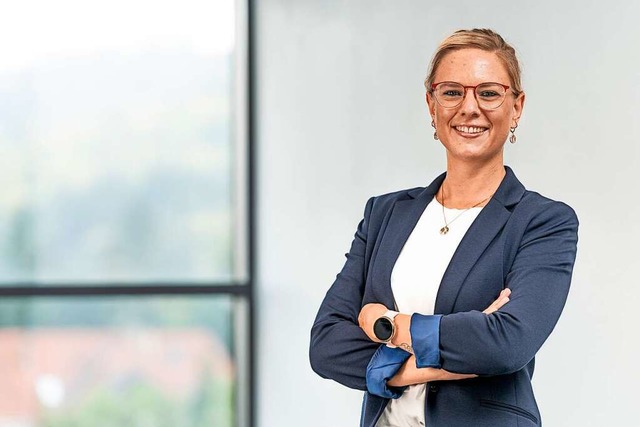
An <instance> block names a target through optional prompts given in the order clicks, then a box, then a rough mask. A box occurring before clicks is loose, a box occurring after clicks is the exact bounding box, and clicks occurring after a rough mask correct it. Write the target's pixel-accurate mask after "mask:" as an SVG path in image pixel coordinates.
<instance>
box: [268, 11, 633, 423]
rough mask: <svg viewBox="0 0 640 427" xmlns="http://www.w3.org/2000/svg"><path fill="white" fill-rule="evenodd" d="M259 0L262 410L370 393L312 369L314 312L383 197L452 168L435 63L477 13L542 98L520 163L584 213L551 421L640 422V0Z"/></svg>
mask: <svg viewBox="0 0 640 427" xmlns="http://www.w3.org/2000/svg"><path fill="white" fill-rule="evenodd" d="M256 3H258V6H257V7H258V10H257V12H258V22H257V23H258V27H257V41H258V46H257V54H258V58H257V60H258V64H257V65H258V76H257V77H258V80H257V84H258V105H257V106H258V122H259V123H258V132H257V136H258V140H257V143H258V153H257V154H258V159H259V161H258V166H259V170H258V188H257V190H258V215H259V224H258V225H259V230H258V232H259V234H258V239H259V248H258V249H259V268H258V286H259V298H260V299H259V320H258V322H259V323H258V324H259V328H258V334H259V337H260V341H259V345H258V358H259V377H258V379H259V391H258V399H259V400H258V409H259V411H258V421H259V426H260V427H270V426H302V425H304V426H322V427H325V426H354V425H357V422H358V419H359V412H360V401H361V393H360V392H357V391H353V390H349V389H347V388H344V387H342V386H340V385H338V384H337V383H334V382H332V381H328V380H322V379H320V378H319V377H318V376H316V375H315V374H314V373H313V372H312V371H311V369H310V367H309V363H308V357H307V349H308V341H309V329H310V327H311V324H312V321H313V318H314V316H315V313H316V310H317V309H318V306H319V304H320V302H321V300H322V297H323V296H324V293H325V292H326V290H327V289H328V287H329V286H330V284H331V283H332V282H333V280H334V278H335V275H336V273H337V272H338V271H339V270H340V268H341V267H342V264H343V263H344V253H345V252H346V251H347V250H348V248H349V245H350V242H351V238H352V236H353V233H354V231H355V227H356V225H357V223H358V221H359V220H360V218H361V216H362V212H363V208H364V204H365V202H366V200H367V198H368V197H369V196H371V195H374V194H381V193H384V192H387V191H392V190H397V189H401V188H406V187H413V186H418V185H426V184H428V183H429V182H431V180H432V179H433V178H434V177H435V176H436V175H437V174H438V173H440V172H441V171H442V170H444V152H443V149H442V148H441V147H440V146H439V145H438V143H437V142H436V141H434V140H433V139H432V137H431V134H432V129H431V127H430V126H429V122H430V120H429V116H428V113H427V110H426V108H425V106H424V103H423V96H424V91H423V87H422V80H423V78H424V75H425V72H426V66H427V62H428V60H429V58H430V55H431V54H432V53H433V51H434V49H435V47H436V46H437V44H438V43H439V41H440V40H442V39H443V38H444V37H445V36H447V35H448V34H449V33H451V32H452V31H453V30H455V29H458V28H471V27H490V28H493V29H495V30H497V31H498V32H499V33H501V34H502V35H503V36H504V37H505V38H507V40H508V41H510V42H511V43H513V44H514V45H515V46H516V48H517V50H518V51H519V54H520V57H521V60H522V63H523V68H524V87H525V91H526V93H527V99H526V105H525V110H524V117H523V120H522V121H521V123H520V126H519V128H518V131H517V134H518V143H517V144H516V145H514V146H507V147H506V152H507V154H506V162H507V164H509V165H511V166H512V167H513V169H514V170H515V172H516V174H517V175H518V177H519V178H520V180H521V181H522V182H523V183H524V184H525V185H526V186H527V187H528V188H530V189H533V190H537V191H539V192H541V193H542V194H544V195H547V196H549V197H552V198H555V199H559V200H563V201H565V202H567V203H569V204H570V205H571V206H573V207H574V209H575V210H576V211H577V213H578V216H579V218H580V220H581V226H580V242H579V252H578V260H577V264H576V267H575V273H574V280H573V285H572V290H571V294H570V296H569V301H568V303H567V307H566V309H565V312H564V314H563V316H562V318H561V320H560V322H559V324H558V326H557V328H556V330H555V332H554V333H553V335H552V336H551V338H550V339H549V340H548V341H547V343H546V344H545V345H544V346H543V348H542V350H541V351H540V352H539V354H538V357H537V366H536V375H535V378H534V387H535V389H536V393H537V398H538V403H539V405H540V408H541V412H542V416H543V419H544V422H545V425H549V426H554V427H563V426H579V427H584V426H604V425H609V426H617V425H620V426H622V425H631V422H629V421H625V420H629V419H631V417H632V414H634V415H635V411H634V404H635V399H634V398H633V391H634V390H635V389H636V387H637V384H638V380H640V375H639V371H640V370H639V369H638V368H637V366H638V365H637V361H636V360H637V358H638V356H639V353H640V352H639V347H640V345H639V342H638V336H639V335H640V334H638V332H637V330H636V328H635V325H637V324H638V322H637V321H636V317H637V316H636V313H635V309H636V308H637V307H638V305H639V303H640V286H638V279H637V273H636V269H635V267H636V266H637V265H638V262H636V258H637V254H638V251H637V250H636V248H635V246H636V242H639V241H640V221H638V218H639V217H640V201H639V199H640V192H639V191H638V189H637V188H638V187H637V183H638V182H639V181H640V166H639V162H638V160H639V157H640V156H639V152H640V148H639V147H640V129H639V126H638V122H639V121H640V120H638V118H637V116H638V115H639V114H640V73H639V71H638V70H639V69H640V55H639V53H638V52H639V51H640V49H639V48H638V43H639V42H640V26H639V25H638V24H637V22H636V17H637V16H640V3H638V2H633V1H631V0H628V1H624V2H601V1H600V2H591V1H584V0H583V1H565V2H556V1H551V0H541V1H537V2H500V1H483V2H478V1H469V0H459V1H457V2H437V3H435V2H428V1H382V0H366V1H365V0H350V1H340V2H338V1H328V0H314V1H311V0H295V1H294V0H263V1H258V2H256ZM507 145H509V144H507Z"/></svg>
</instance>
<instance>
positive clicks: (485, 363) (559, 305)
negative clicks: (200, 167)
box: [411, 202, 578, 375]
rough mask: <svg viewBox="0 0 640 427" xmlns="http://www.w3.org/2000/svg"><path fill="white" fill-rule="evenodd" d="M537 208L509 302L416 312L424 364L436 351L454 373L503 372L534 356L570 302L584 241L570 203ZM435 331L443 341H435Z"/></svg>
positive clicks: (513, 272) (509, 282) (511, 280)
mask: <svg viewBox="0 0 640 427" xmlns="http://www.w3.org/2000/svg"><path fill="white" fill-rule="evenodd" d="M536 210H537V212H536V213H535V214H534V215H532V218H531V220H530V221H529V223H528V224H527V226H526V229H525V233H524V235H523V237H522V241H521V242H520V245H519V247H518V249H517V253H516V255H515V258H514V261H513V264H512V266H511V268H510V270H509V271H508V273H507V275H506V280H505V286H506V287H508V288H510V289H511V291H512V293H511V296H510V300H509V302H508V303H507V304H506V305H504V306H503V307H502V308H500V310H498V311H496V312H494V313H492V314H490V315H486V314H484V313H482V312H481V311H467V312H459V313H452V314H447V315H444V316H441V317H440V318H438V317H437V316H426V315H420V314H414V315H413V316H412V319H411V333H412V337H411V338H412V342H413V347H414V351H415V352H416V359H417V361H418V363H417V364H418V367H423V366H428V365H426V361H427V360H429V356H431V360H432V359H433V354H434V353H435V354H436V360H437V359H439V362H440V363H439V365H440V366H441V367H442V368H443V369H446V370H447V371H450V372H456V373H465V374H478V375H502V374H509V373H513V372H516V371H518V370H520V369H522V368H523V367H524V366H525V365H527V364H528V363H529V362H530V361H531V360H532V359H533V357H534V356H535V354H536V352H537V351H538V350H539V349H540V347H541V346H542V344H543V343H544V341H545V340H546V339H547V337H548V336H549V335H550V334H551V331H552V330H553V328H554V327H555V325H556V323H557V321H558V319H559V317H560V314H561V312H562V309H563V307H564V305H565V302H566V299H567V295H568V293H569V285H570V283H571V275H572V271H573V265H574V261H575V257H576V250H577V241H578V218H577V217H576V214H575V212H574V211H573V209H571V208H570V207H569V206H567V205H565V204H564V203H561V202H551V203H549V204H543V206H539V207H538V209H536ZM434 330H435V331H436V333H437V334H439V342H438V340H434V339H433V333H434ZM413 340H415V341H413ZM421 360H422V361H424V362H425V363H424V364H423V366H421V362H420V361H421ZM431 366H433V365H431Z"/></svg>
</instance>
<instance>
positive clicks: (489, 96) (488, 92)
mask: <svg viewBox="0 0 640 427" xmlns="http://www.w3.org/2000/svg"><path fill="white" fill-rule="evenodd" d="M478 96H480V97H482V98H485V99H492V98H497V97H499V96H501V95H500V94H499V93H498V92H496V91H493V90H483V91H480V92H478Z"/></svg>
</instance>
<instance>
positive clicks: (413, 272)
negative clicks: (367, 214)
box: [376, 197, 482, 427]
mask: <svg viewBox="0 0 640 427" xmlns="http://www.w3.org/2000/svg"><path fill="white" fill-rule="evenodd" d="M481 210H482V208H481V207H477V208H471V209H469V210H465V209H449V208H445V215H446V218H447V221H448V222H449V232H448V233H447V234H440V229H441V228H442V227H443V226H444V225H445V221H444V218H443V215H442V205H441V204H440V203H439V202H438V201H437V200H436V198H435V197H434V198H433V200H432V201H431V202H430V203H429V204H428V205H427V207H426V208H425V210H424V212H423V213H422V215H421V216H420V219H419V220H418V223H417V224H416V226H415V228H414V229H413V231H412V232H411V235H410V236H409V238H408V239H407V242H406V243H405V245H404V246H403V248H402V251H401V252H400V255H399V256H398V259H397V260H396V263H395V265H394V267H393V271H392V272H391V289H392V291H393V296H394V298H395V301H396V305H397V310H398V311H399V312H401V313H405V314H412V313H421V314H433V310H434V306H435V301H436V295H437V293H438V288H439V287H440V282H441V281H442V276H444V272H445V270H446V269H447V266H448V265H449V262H450V261H451V258H452V257H453V253H454V252H455V250H456V249H457V247H458V244H459V243H460V241H461V240H462V238H463V237H464V235H465V233H466V232H467V230H468V229H469V227H470V226H471V224H472V223H473V221H474V220H475V219H476V217H477V216H478V214H479V213H480V211H481ZM425 393H426V384H418V385H413V386H409V387H407V389H406V390H405V391H404V393H403V394H402V396H401V397H400V398H398V399H392V400H390V401H389V403H388V404H387V406H386V408H385V410H384V412H383V414H382V416H381V417H380V419H379V420H378V422H377V424H376V427H400V426H424V425H425V414H424V411H425V401H424V400H425Z"/></svg>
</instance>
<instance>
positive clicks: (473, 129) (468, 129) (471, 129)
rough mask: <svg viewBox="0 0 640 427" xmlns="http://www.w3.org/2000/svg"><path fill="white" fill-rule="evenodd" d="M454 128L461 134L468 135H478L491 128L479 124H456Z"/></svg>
mask: <svg viewBox="0 0 640 427" xmlns="http://www.w3.org/2000/svg"><path fill="white" fill-rule="evenodd" d="M453 128H454V129H455V130H457V131H458V132H460V133H461V134H463V135H468V136H477V135H480V134H482V133H484V132H485V131H486V130H488V129H489V128H485V127H479V126H454V127H453Z"/></svg>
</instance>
